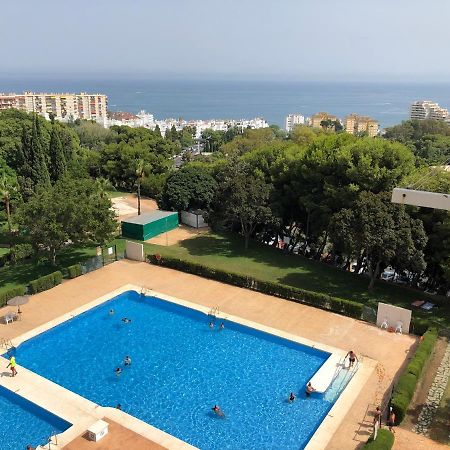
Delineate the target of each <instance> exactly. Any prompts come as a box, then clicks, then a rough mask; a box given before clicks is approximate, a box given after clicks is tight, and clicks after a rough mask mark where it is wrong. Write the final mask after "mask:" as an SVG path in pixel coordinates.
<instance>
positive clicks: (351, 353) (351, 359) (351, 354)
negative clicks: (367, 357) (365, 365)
mask: <svg viewBox="0 0 450 450" xmlns="http://www.w3.org/2000/svg"><path fill="white" fill-rule="evenodd" d="M347 356H348V361H349V363H348V368H349V369H351V368H352V367H353V364H355V361H358V357H357V356H356V354H355V352H354V351H353V350H350V351H349V352H348V353H347V355H346V356H345V358H347Z"/></svg>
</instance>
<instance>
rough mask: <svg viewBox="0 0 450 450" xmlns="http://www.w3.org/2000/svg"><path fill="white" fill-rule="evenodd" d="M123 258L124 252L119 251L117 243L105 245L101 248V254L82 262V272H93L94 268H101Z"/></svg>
mask: <svg viewBox="0 0 450 450" xmlns="http://www.w3.org/2000/svg"><path fill="white" fill-rule="evenodd" d="M123 258H124V252H119V251H118V250H117V246H116V245H113V246H110V247H104V248H102V249H99V254H98V255H97V256H94V257H93V258H90V259H88V260H86V261H84V262H82V263H81V264H80V265H81V273H82V274H83V275H84V274H86V273H89V272H93V271H94V270H97V269H101V268H102V267H104V266H107V265H108V264H111V263H112V262H114V261H118V260H120V259H123Z"/></svg>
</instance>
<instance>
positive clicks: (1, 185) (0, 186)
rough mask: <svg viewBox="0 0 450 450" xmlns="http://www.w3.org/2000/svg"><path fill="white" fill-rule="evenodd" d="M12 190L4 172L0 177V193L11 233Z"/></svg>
mask: <svg viewBox="0 0 450 450" xmlns="http://www.w3.org/2000/svg"><path fill="white" fill-rule="evenodd" d="M13 190H14V187H13V186H12V185H11V183H10V182H9V180H8V177H7V176H6V174H5V173H3V174H2V175H1V178H0V195H1V198H2V200H3V203H4V204H5V210H6V218H7V221H8V229H9V232H10V233H11V231H12V226H11V192H12V191H13Z"/></svg>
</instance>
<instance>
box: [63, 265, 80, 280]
mask: <svg viewBox="0 0 450 450" xmlns="http://www.w3.org/2000/svg"><path fill="white" fill-rule="evenodd" d="M67 272H68V275H69V278H76V277H79V276H80V275H81V274H82V272H81V265H80V264H74V265H73V266H69V267H68V268H67Z"/></svg>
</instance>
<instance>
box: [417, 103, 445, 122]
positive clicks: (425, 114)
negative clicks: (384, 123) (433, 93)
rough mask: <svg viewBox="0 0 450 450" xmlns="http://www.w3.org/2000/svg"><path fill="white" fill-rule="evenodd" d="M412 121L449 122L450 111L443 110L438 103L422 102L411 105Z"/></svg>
mask: <svg viewBox="0 0 450 450" xmlns="http://www.w3.org/2000/svg"><path fill="white" fill-rule="evenodd" d="M410 118H411V120H425V119H433V120H449V119H450V117H449V113H448V110H447V109H445V108H441V107H440V106H439V105H438V104H437V103H434V102H432V101H430V100H421V101H417V102H414V103H413V104H412V105H411V113H410Z"/></svg>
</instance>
